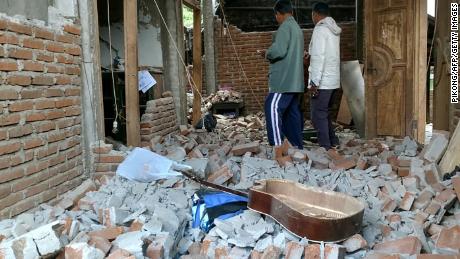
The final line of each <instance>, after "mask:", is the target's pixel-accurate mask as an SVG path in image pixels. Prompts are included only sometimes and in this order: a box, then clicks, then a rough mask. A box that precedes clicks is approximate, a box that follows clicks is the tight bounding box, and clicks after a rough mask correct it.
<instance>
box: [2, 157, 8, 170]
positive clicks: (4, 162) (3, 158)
mask: <svg viewBox="0 0 460 259" xmlns="http://www.w3.org/2000/svg"><path fill="white" fill-rule="evenodd" d="M9 166H10V158H9V157H0V169H5V168H7V167H9Z"/></svg>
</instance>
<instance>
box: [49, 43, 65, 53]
mask: <svg viewBox="0 0 460 259" xmlns="http://www.w3.org/2000/svg"><path fill="white" fill-rule="evenodd" d="M46 50H48V51H51V52H56V53H63V52H64V44H62V43H58V42H53V41H50V42H48V44H46Z"/></svg>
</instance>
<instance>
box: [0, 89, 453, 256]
mask: <svg viewBox="0 0 460 259" xmlns="http://www.w3.org/2000/svg"><path fill="white" fill-rule="evenodd" d="M221 94H224V96H225V98H227V99H225V98H224V99H222V98H221V96H220V95H221ZM216 96H219V97H216ZM216 96H214V97H212V98H214V99H215V100H218V101H219V102H221V101H223V100H227V101H228V100H230V101H231V100H234V99H232V98H240V97H237V96H234V94H233V93H232V92H231V91H227V92H223V93H218V95H216ZM210 101H211V99H210V100H208V102H210ZM215 117H216V119H217V121H218V125H217V128H216V129H215V132H209V133H208V132H205V131H203V130H194V129H193V128H191V127H190V126H189V125H182V126H181V127H178V128H180V132H177V134H170V135H168V136H165V137H156V138H154V139H152V140H151V141H148V145H149V148H151V149H152V150H154V151H155V152H157V153H158V154H161V155H163V156H168V157H170V158H171V159H173V160H175V161H178V162H182V163H184V164H187V165H189V166H191V167H192V168H193V172H194V174H195V175H196V176H197V177H199V178H201V179H207V180H209V181H212V182H214V183H217V184H222V185H225V186H227V187H229V188H233V189H240V190H247V189H248V188H250V187H251V186H252V185H253V184H254V182H256V181H258V180H263V179H287V180H291V181H295V182H298V183H301V184H304V185H308V186H315V187H319V188H323V189H327V190H334V191H337V192H342V193H346V194H348V195H351V196H353V197H356V198H358V199H359V200H361V201H362V202H363V203H364V204H365V211H364V220H363V229H362V231H361V233H359V234H356V235H354V236H352V237H350V238H349V239H347V240H345V241H343V242H341V243H339V244H326V245H325V246H324V247H321V245H320V244H316V243H312V242H309V241H308V240H306V239H302V240H301V239H300V238H299V237H296V236H294V235H292V234H291V233H289V232H288V231H286V230H285V229H284V228H283V227H282V226H281V225H280V224H278V223H277V222H275V221H274V220H273V219H271V218H270V217H266V216H264V215H261V214H259V213H257V212H254V211H250V210H246V211H244V212H243V213H242V214H239V215H237V216H234V217H232V218H229V219H225V220H220V219H217V220H215V221H214V226H213V227H212V229H211V230H210V231H209V233H203V232H202V231H200V230H199V229H192V228H191V227H190V222H191V213H190V212H191V207H192V200H191V197H192V195H193V194H194V193H195V192H196V191H197V190H199V189H200V188H201V186H200V185H198V184H196V183H194V182H192V181H190V180H188V179H186V178H184V177H182V176H178V177H174V178H169V179H166V180H160V181H155V182H151V183H136V182H132V181H128V180H126V179H124V178H121V177H119V176H114V177H112V178H110V179H108V178H107V179H105V180H104V181H101V182H103V183H104V184H102V185H101V186H100V188H99V190H96V187H97V186H96V184H95V183H94V182H93V181H92V180H86V181H85V182H84V184H83V185H82V186H80V187H78V188H77V189H75V190H74V191H72V192H70V193H68V194H66V195H64V196H63V198H62V199H60V200H58V201H56V203H55V204H56V206H49V205H41V206H40V207H39V208H38V209H37V210H35V211H33V212H28V213H25V214H22V215H20V216H18V217H17V218H16V219H10V220H4V221H0V258H2V256H1V255H3V257H6V258H40V257H43V256H45V255H46V256H57V255H60V256H61V258H62V256H64V258H104V257H105V256H107V257H106V258H130V259H133V258H145V257H147V258H222V259H223V258H249V257H251V258H343V257H344V256H345V254H346V256H347V258H363V257H364V258H366V256H367V258H392V256H393V254H395V253H396V254H404V256H405V255H416V254H420V253H434V254H439V255H441V256H446V257H445V258H448V257H447V256H450V255H456V254H458V253H459V252H460V251H459V249H460V244H458V240H460V239H459V238H454V237H458V236H460V234H459V233H460V230H459V228H460V226H459V222H460V202H459V197H460V193H459V192H460V180H459V179H460V176H454V177H452V179H443V177H440V176H441V175H442V173H443V172H441V171H440V170H439V167H438V165H437V162H439V160H440V159H441V157H442V153H443V152H444V149H445V146H446V141H445V140H446V138H445V137H444V136H441V135H440V136H436V137H434V138H432V141H431V143H430V144H429V145H427V146H425V147H424V148H423V150H422V151H421V152H420V149H421V147H420V148H419V146H418V144H417V143H416V142H415V141H413V140H411V139H410V138H405V139H404V140H397V139H394V138H386V139H377V140H362V139H358V138H356V137H355V134H354V133H350V132H345V131H344V132H339V133H338V135H339V137H340V140H341V146H340V148H339V149H338V150H336V151H334V152H332V151H329V152H327V151H326V150H324V149H323V148H317V147H309V148H307V149H306V150H297V149H294V148H292V147H291V148H290V147H289V145H287V148H286V150H285V152H283V155H284V156H285V159H284V160H283V161H284V162H285V163H283V165H284V166H280V164H279V161H275V160H273V159H272V158H273V152H272V151H273V150H272V148H271V147H270V146H269V145H268V143H267V139H266V137H265V136H264V134H265V133H264V130H263V129H264V123H265V122H264V119H263V116H262V114H255V115H248V116H245V117H239V118H234V119H232V118H229V117H226V116H223V115H215ZM321 253H323V254H321ZM398 256H399V255H398ZM395 258H405V257H403V256H402V257H395ZM420 258H422V257H420ZM427 258H431V257H427Z"/></svg>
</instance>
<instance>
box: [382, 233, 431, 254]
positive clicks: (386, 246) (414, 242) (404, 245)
mask: <svg viewBox="0 0 460 259" xmlns="http://www.w3.org/2000/svg"><path fill="white" fill-rule="evenodd" d="M421 249H422V242H420V240H419V239H418V238H417V237H413V236H409V237H405V238H401V239H398V240H392V241H386V242H383V243H380V244H376V245H375V246H374V251H377V252H382V253H385V254H408V255H414V254H419V253H420V250H421Z"/></svg>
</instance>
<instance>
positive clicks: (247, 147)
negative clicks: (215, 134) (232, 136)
mask: <svg viewBox="0 0 460 259" xmlns="http://www.w3.org/2000/svg"><path fill="white" fill-rule="evenodd" d="M246 152H251V153H254V154H257V153H259V152H260V144H259V143H258V142H252V143H248V144H242V145H237V146H234V147H233V148H232V153H233V155H234V156H242V155H244V154H246Z"/></svg>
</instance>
